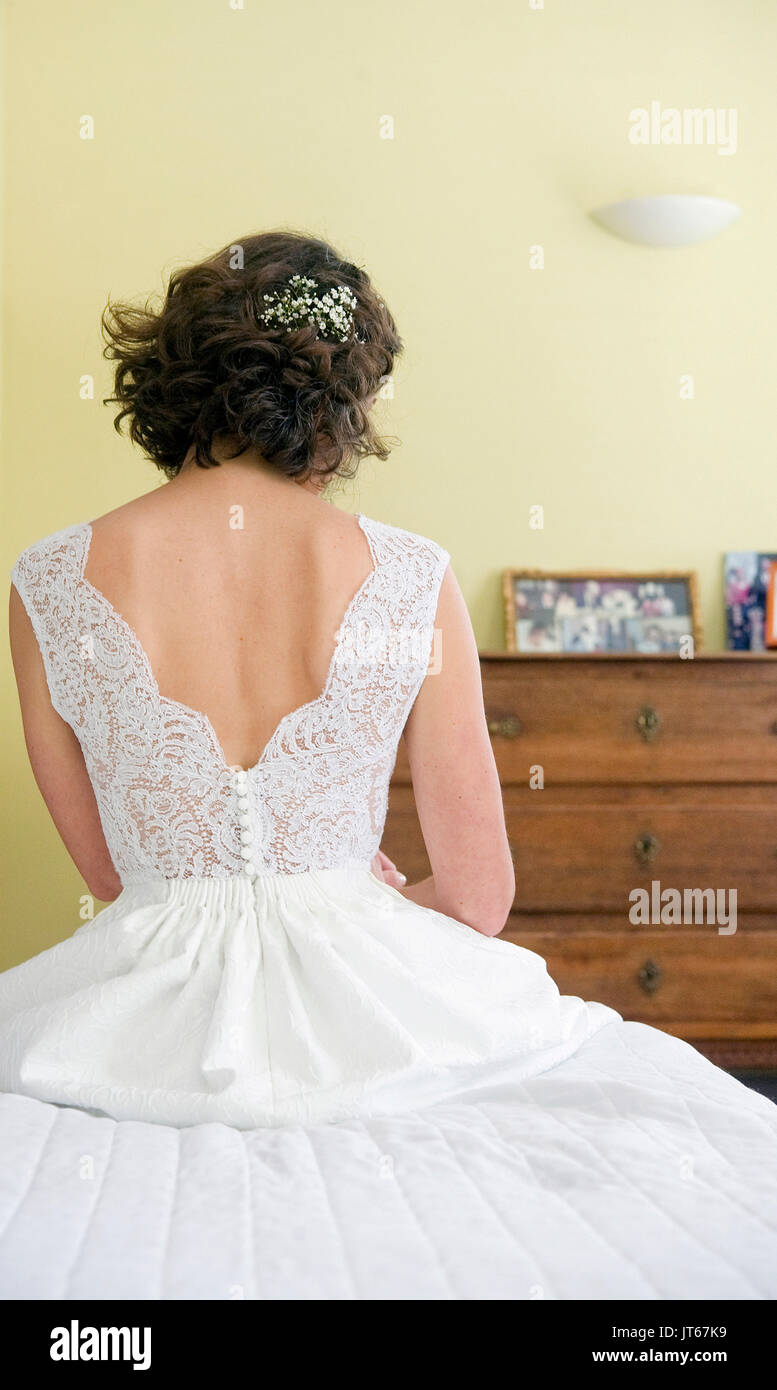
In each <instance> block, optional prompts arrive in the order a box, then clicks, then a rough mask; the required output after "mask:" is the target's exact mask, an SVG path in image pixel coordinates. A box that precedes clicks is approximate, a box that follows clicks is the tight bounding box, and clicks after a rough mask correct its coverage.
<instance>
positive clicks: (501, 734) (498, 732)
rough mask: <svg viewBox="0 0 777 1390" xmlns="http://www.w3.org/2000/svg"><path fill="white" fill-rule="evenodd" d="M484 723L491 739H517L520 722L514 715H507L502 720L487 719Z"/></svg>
mask: <svg viewBox="0 0 777 1390" xmlns="http://www.w3.org/2000/svg"><path fill="white" fill-rule="evenodd" d="M486 722H487V724H488V732H489V733H490V735H491V737H492V738H517V737H518V735H519V733H520V732H521V721H520V719H518V718H517V717H516V716H515V715H514V714H507V715H505V717H504V718H503V719H489V720H487V721H486Z"/></svg>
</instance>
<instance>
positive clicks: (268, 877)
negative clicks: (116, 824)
mask: <svg viewBox="0 0 777 1390" xmlns="http://www.w3.org/2000/svg"><path fill="white" fill-rule="evenodd" d="M365 877H366V878H370V879H372V880H373V881H375V882H379V880H376V879H375V877H374V875H373V873H372V868H371V863H370V861H369V860H367V861H354V862H353V863H351V864H347V865H340V866H338V867H337V868H333V869H305V870H303V871H302V872H301V873H298V874H289V873H285V874H279V873H266V874H234V875H232V876H229V877H221V878H196V877H194V876H192V877H189V878H161V877H160V876H158V875H154V874H148V875H141V874H137V875H132V876H131V877H130V878H128V879H126V880H125V882H124V885H123V891H122V894H121V897H122V898H125V899H133V900H139V901H153V902H160V901H162V902H175V903H186V904H191V905H192V906H197V905H199V904H203V903H206V904H208V905H209V906H213V907H220V906H223V907H225V908H229V907H232V906H235V905H239V904H242V903H247V902H251V901H256V899H257V898H259V899H260V900H267V901H270V902H272V901H273V899H274V898H276V897H277V896H278V895H279V894H284V895H286V896H288V895H289V894H291V895H292V896H293V895H294V893H295V891H296V892H299V893H302V894H304V893H305V891H306V890H307V889H309V888H311V887H314V886H315V885H316V884H317V883H318V884H320V885H321V886H322V887H324V886H329V887H331V888H332V889H334V890H336V889H337V888H338V887H339V886H340V885H345V884H347V883H353V882H354V881H355V880H359V879H361V880H364V878H365ZM116 901H117V902H118V901H119V900H118V899H117V900H116Z"/></svg>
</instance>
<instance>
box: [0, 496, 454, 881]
mask: <svg viewBox="0 0 777 1390" xmlns="http://www.w3.org/2000/svg"><path fill="white" fill-rule="evenodd" d="M358 520H359V524H360V525H361V527H362V530H363V531H364V534H365V536H366V538H367V541H368V543H369V546H370V551H371V553H372V558H373V569H372V570H371V572H370V574H369V575H368V577H367V579H366V580H365V581H364V583H363V584H362V585H361V587H360V589H359V590H358V591H357V593H356V594H355V595H354V598H353V599H352V601H351V603H350V604H349V607H348V609H347V612H346V614H345V616H344V618H343V622H342V624H341V627H340V629H339V632H338V635H337V639H336V643H335V650H334V653H333V656H332V661H331V665H330V668H329V673H328V676H327V680H326V683H325V685H324V688H323V690H322V691H321V694H320V695H319V696H318V697H317V698H316V699H314V700H312V701H310V702H309V703H308V704H305V705H302V706H301V707H300V708H299V709H296V710H293V711H292V712H291V713H289V714H287V715H286V716H284V718H283V719H282V720H281V721H280V723H279V724H278V726H277V728H276V729H275V731H274V733H273V734H272V736H271V738H270V739H269V741H268V743H267V745H266V746H265V748H264V750H263V752H262V754H261V756H260V758H259V759H258V761H257V762H256V763H255V765H254V766H253V767H252V768H250V769H248V770H246V771H244V772H239V771H236V770H235V769H234V768H231V767H230V766H229V765H228V764H227V763H226V761H225V758H224V756H223V753H222V750H221V746H220V744H219V741H218V739H217V737H216V735H215V732H214V729H213V726H212V724H211V722H210V720H209V719H208V717H207V715H205V714H203V713H200V712H198V711H197V710H194V709H190V708H189V707H188V706H186V705H183V704H180V703H179V702H178V701H175V700H170V699H168V698H166V697H165V696H163V695H161V694H160V692H159V688H158V686H157V683H156V680H155V678H154V675H153V672H152V670H151V666H150V663H149V661H148V658H147V656H146V654H145V652H144V650H143V647H142V646H141V644H140V642H139V640H138V638H137V636H136V635H135V633H134V632H133V630H132V628H131V627H130V626H129V625H128V624H127V623H126V622H125V621H124V619H123V618H122V617H121V615H120V614H119V613H118V612H117V611H116V609H115V608H114V607H113V606H112V604H111V603H110V602H109V601H108V600H107V598H106V597H105V596H104V595H103V594H101V593H100V592H99V590H97V589H96V588H95V587H94V586H93V585H92V584H91V583H90V582H89V581H88V580H87V579H86V578H85V576H84V571H85V568H86V561H87V556H88V553H89V545H90V540H91V526H90V524H89V523H88V522H84V523H81V524H78V525H75V526H70V527H68V528H66V529H65V530H62V531H58V532H56V533H55V534H53V535H51V536H48V537H46V538H45V539H44V540H41V541H39V542H37V544H35V545H33V546H30V547H29V549H27V550H25V551H24V552H23V554H22V555H21V556H20V557H19V559H18V560H17V562H16V564H15V565H14V568H13V570H12V575H11V577H12V579H13V582H14V584H15V586H16V588H17V590H18V592H19V594H20V596H21V598H22V600H23V602H24V605H25V608H26V610H27V612H28V614H29V616H30V619H31V621H32V624H33V627H34V629H35V633H36V636H37V639H38V643H39V645H40V649H41V652H42V656H43V661H44V666H45V670H46V676H47V680H48V685H49V690H50V694H51V700H52V704H53V706H54V708H55V709H56V710H57V712H58V713H59V714H60V715H61V716H62V718H63V719H65V720H66V721H67V723H68V724H69V725H70V726H71V727H72V728H73V730H74V731H75V733H76V735H77V737H78V739H79V742H80V744H81V748H82V749H83V753H84V758H85V762H86V766H87V770H88V772H89V776H90V778H91V781H92V785H93V787H94V791H95V796H96V798H97V804H98V807H99V811H100V817H101V820H102V825H103V830H104V833H105V838H106V842H107V845H108V849H109V851H110V854H111V857H112V859H113V862H114V865H115V867H116V870H117V872H118V874H119V876H120V878H121V880H122V883H124V884H129V883H133V882H141V881H143V880H145V879H148V878H159V877H162V878H167V879H180V878H190V877H197V878H223V877H230V876H233V875H245V874H248V875H249V876H252V877H253V876H260V875H266V874H278V873H283V874H294V873H301V872H304V871H306V870H309V869H329V868H342V867H347V866H349V865H356V864H364V863H366V862H369V860H370V859H371V858H372V857H373V855H374V854H375V851H376V850H377V848H378V846H379V844H380V839H381V835H382V833H383V826H384V822H385V818H386V810H387V806H388V785H389V780H390V777H391V773H392V771H393V767H394V762H395V759H396V752H397V746H398V743H399V739H400V736H401V734H402V730H403V728H404V726H405V723H406V720H407V717H408V715H409V713H410V710H411V708H412V705H413V702H414V700H415V698H416V696H417V694H418V691H419V689H420V687H421V684H422V682H423V680H424V677H425V675H426V673H427V669H428V664H429V657H430V653H431V650H432V640H433V631H434V621H435V614H436V610H437V600H438V595H439V588H440V583H441V581H442V577H443V574H444V572H445V568H446V565H447V563H448V559H449V556H448V554H447V552H446V551H444V550H443V549H442V548H441V547H440V546H438V545H437V544H436V543H435V542H433V541H430V540H427V539H426V538H424V537H422V536H417V535H414V534H413V533H411V532H409V531H403V530H400V529H399V528H396V527H392V526H388V525H385V524H384V523H382V522H377V521H371V520H368V519H367V518H366V517H363V516H359V518H358Z"/></svg>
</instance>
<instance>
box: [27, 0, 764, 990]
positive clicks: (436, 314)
mask: <svg viewBox="0 0 777 1390" xmlns="http://www.w3.org/2000/svg"><path fill="white" fill-rule="evenodd" d="M4 28H5V34H6V44H7V51H6V58H5V63H6V94H5V123H6V148H5V150H4V155H3V162H4V184H5V188H4V192H5V197H4V224H3V229H2V240H3V285H4V295H5V298H4V322H3V328H4V343H3V388H4V391H3V394H4V402H5V409H4V417H3V425H2V430H3V435H2V443H3V448H4V460H5V465H4V466H5V477H4V496H5V513H6V519H7V526H6V535H5V537H4V554H5V556H6V561H7V565H6V568H8V567H9V566H10V564H11V562H12V560H13V559H14V558H15V556H16V554H17V553H18V552H19V550H21V549H22V548H23V547H24V546H26V545H27V544H29V543H30V542H31V541H33V540H35V539H37V538H38V537H40V536H43V535H45V534H47V533H48V532H50V531H53V530H55V529H57V528H59V527H61V526H64V525H68V524H70V523H71V522H75V521H79V520H83V519H85V518H88V517H91V516H95V515H99V514H100V513H101V512H103V511H106V510H108V509H109V508H111V507H113V506H116V505H117V504H119V503H120V502H122V501H123V500H125V499H127V498H129V497H130V496H132V495H133V494H135V493H137V492H139V491H143V490H145V489H146V488H148V487H151V486H154V485H156V481H157V475H156V473H155V472H154V470H153V469H152V466H151V465H150V464H148V463H146V462H144V461H143V460H142V458H141V457H140V456H139V455H136V454H134V452H133V451H132V450H131V448H130V446H129V444H127V443H126V442H125V441H123V440H120V439H119V438H118V437H117V436H116V435H115V434H114V433H113V430H112V423H111V419H112V417H111V414H110V411H109V409H108V408H105V407H103V406H101V405H100V404H99V398H100V396H102V395H104V394H106V393H107V389H108V384H109V375H108V369H107V364H105V363H103V362H102V361H101V358H100V342H99V334H98V319H99V313H100V310H101V308H102V306H103V304H104V302H105V299H106V296H107V295H108V293H109V292H110V293H112V294H113V295H126V294H129V295H134V294H140V293H143V292H147V291H152V290H155V289H158V288H159V287H160V286H161V284H162V279H161V276H162V272H163V271H164V270H166V271H168V272H169V270H170V269H171V268H172V267H173V266H174V265H177V264H180V263H181V262H185V261H188V260H192V259H195V258H197V257H199V256H201V255H203V254H205V253H207V252H209V251H211V250H213V249H215V248H216V247H218V246H219V245H221V244H223V243H224V242H226V241H228V240H231V239H232V238H235V237H238V236H239V235H241V234H243V233H245V232H248V231H252V230H255V229H260V228H269V227H274V226H279V225H286V226H292V227H299V228H304V229H308V230H310V231H313V232H316V233H319V234H322V235H324V236H326V237H329V238H330V239H331V240H333V241H334V242H335V243H336V244H337V245H338V246H339V247H342V248H343V249H344V250H345V251H346V252H347V253H348V254H349V255H350V256H351V257H352V258H353V259H356V260H358V261H362V262H364V263H365V264H367V265H368V267H369V268H370V269H371V271H372V273H373V275H374V277H375V279H376V281H377V282H378V283H379V285H380V286H381V288H382V290H383V292H384V293H385V295H386V297H387V298H388V300H389V302H390V303H391V305H392V307H393V309H394V312H395V314H396V317H397V320H398V322H399V324H400V328H401V331H402V333H403V335H404V336H405V338H406V341H407V344H408V348H407V354H406V357H405V358H404V361H403V363H402V365H401V367H400V369H399V371H398V373H397V379H396V396H395V399H394V401H393V403H391V405H390V406H388V405H387V406H386V407H385V409H386V413H387V420H386V423H387V427H388V428H389V429H390V430H391V432H392V433H395V434H397V435H399V436H400V437H401V439H402V441H403V442H402V447H401V449H399V450H398V451H397V453H396V454H395V455H394V456H393V457H392V459H391V460H390V461H389V462H388V463H385V464H380V463H372V462H370V463H368V464H366V465H365V467H364V470H363V474H362V477H361V479H360V481H359V482H358V484H357V485H356V486H355V487H353V488H351V489H350V491H349V492H348V493H347V494H346V495H345V497H344V499H343V500H344V504H345V505H347V506H349V507H352V508H354V509H356V508H359V509H360V510H362V511H365V512H367V513H368V514H372V515H375V516H379V517H382V518H384V519H386V520H388V521H391V522H394V523H396V524H399V525H404V526H408V527H410V528H411V529H414V530H417V531H421V532H424V533H426V534H429V535H432V536H434V537H436V538H437V539H438V540H440V541H441V542H442V543H443V544H444V545H445V546H446V547H447V548H448V549H449V550H450V551H451V553H452V555H453V559H454V564H455V567H456V569H457V572H458V574H459V577H460V580H461V583H462V585H463V588H464V590H465V593H466V596H467V598H468V601H469V603H470V606H471V611H472V614H473V618H474V621H475V626H476V630H477V634H478V638H479V640H480V643H481V645H482V646H484V647H496V646H500V645H501V643H502V631H501V605H500V588H499V572H500V570H501V569H502V567H504V566H509V565H515V566H540V567H548V568H549V567H554V566H555V567H561V568H571V567H574V566H580V567H583V566H585V567H596V566H602V567H604V568H636V569H639V568H641V567H647V568H658V569H660V568H685V567H692V568H695V569H696V570H697V571H698V573H699V578H700V583H701V594H702V602H703V617H704V623H705V628H706V635H707V640H708V645H709V646H712V647H714V646H722V645H723V623H722V605H721V594H720V588H721V553H722V552H723V551H724V550H725V549H727V548H738V547H741V548H764V549H774V548H775V545H776V544H777V506H776V505H775V503H777V470H775V463H774V442H773V440H774V429H775V412H774V404H773V382H774V375H775V352H774V333H775V290H774V287H775V279H774V255H775V245H777V180H775V177H774V132H775V129H777V89H776V87H775V82H774V52H775V42H776V41H777V9H775V6H774V4H773V0H738V2H737V4H736V5H732V4H731V3H729V0H683V3H682V4H680V5H678V4H677V3H676V0H546V4H545V8H544V9H539V10H535V9H532V8H531V7H530V4H529V0H489V3H488V4H487V5H481V6H476V7H473V5H472V3H471V0H423V3H419V0H391V4H386V5H378V4H369V3H367V4H365V3H360V2H359V0H332V4H331V6H329V7H323V6H321V5H320V4H318V3H314V0H290V3H285V4H283V5H278V4H270V3H269V0H245V8H244V9H239V8H237V9H233V8H231V6H230V4H229V0H161V3H160V0H133V3H132V4H131V5H119V4H105V3H104V0H80V3H79V4H78V5H77V6H75V7H74V6H69V5H62V4H61V3H60V0H38V3H36V4H35V5H27V4H23V3H17V4H15V5H9V6H7V7H6V8H5V17H4ZM652 100H658V101H660V102H661V103H662V104H663V106H665V107H666V106H677V107H680V108H683V107H697V106H700V107H707V106H712V107H721V108H730V107H736V108H737V109H738V115H739V134H738V149H737V153H736V154H735V155H734V156H732V157H728V156H725V155H720V154H718V153H717V151H716V149H714V148H707V147H699V146H695V147H694V146H691V147H678V146H668V147H660V146H658V147H655V146H648V147H640V146H634V145H632V144H630V143H629V140H628V138H627V133H628V116H629V112H630V111H631V110H632V109H633V108H634V107H638V106H644V107H647V106H648V105H649V104H650V102H651V101H652ZM85 114H89V115H91V116H93V117H94V120H95V126H96V136H95V139H94V140H93V141H90V142H87V141H83V140H81V139H79V119H80V117H81V116H83V115H85ZM385 115H391V116H393V118H394V121H395V138H394V139H393V140H381V139H380V138H379V121H380V118H381V116H385ZM663 192H679V193H710V194H718V195H721V196H726V197H730V198H733V199H734V200H735V201H737V202H739V203H741V205H742V206H743V209H744V216H743V218H742V221H741V222H740V223H739V224H738V225H737V226H735V227H734V228H733V229H731V230H729V231H728V232H727V233H725V234H724V235H723V236H721V237H720V238H719V239H718V240H715V241H712V242H710V243H709V244H707V245H704V246H700V247H697V248H692V249H689V250H682V251H650V250H646V249H641V248H637V247H634V246H631V245H628V244H626V243H625V242H621V241H618V240H616V239H615V238H613V237H610V236H608V235H607V234H606V233H604V232H602V231H601V230H599V229H598V228H597V227H596V226H595V225H594V224H593V223H592V222H591V221H590V220H589V219H588V218H587V216H586V213H587V210H588V209H590V208H592V207H595V206H597V205H598V204H601V203H603V202H608V201H611V200H614V199H616V198H620V197H626V196H629V195H639V194H648V193H663ZM538 243H539V244H541V245H542V246H543V247H544V251H545V260H546V268H545V269H544V270H543V271H541V272H537V271H534V272H533V271H531V270H530V269H529V247H530V246H531V245H533V244H538ZM84 373H93V374H94V375H95V377H96V379H97V390H96V393H95V400H94V401H82V400H80V399H79V391H78V384H79V378H80V377H81V375H82V374H84ZM683 373H692V374H693V376H694V378H695V386H696V395H695V399H694V400H693V401H683V400H681V399H680V376H681V374H683ZM534 503H542V504H543V505H544V507H545V512H546V527H545V530H544V531H543V532H535V531H531V530H530V529H529V527H528V508H529V506H530V505H532V504H534ZM4 699H5V701H6V710H5V714H6V721H5V723H6V727H7V728H9V729H10V739H9V747H10V751H9V753H8V756H7V763H8V777H7V782H6V794H5V798H4V803H3V817H4V826H3V836H4V844H5V846H6V850H7V851H8V853H7V854H6V862H7V865H8V885H7V886H6V887H5V889H4V906H5V909H6V914H5V930H4V934H3V937H2V941H1V942H0V965H7V964H10V963H13V962H15V961H18V960H20V959H22V958H24V957H25V956H26V955H28V954H30V953H31V952H32V951H34V950H39V949H41V948H42V947H43V946H45V945H49V944H51V943H52V942H53V941H55V940H57V939H59V938H61V937H64V936H66V935H68V934H69V933H70V932H71V931H72V929H73V927H74V926H75V925H76V924H77V912H78V898H79V894H80V893H81V891H82V885H81V882H80V880H79V878H78V875H77V874H76V872H75V870H74V869H73V868H72V866H71V865H70V864H69V861H68V860H67V857H66V855H65V852H64V850H63V849H62V848H61V846H60V845H59V842H58V840H57V837H56V834H55V833H54V831H53V829H52V828H51V827H50V825H49V823H48V819H47V815H46V812H45V810H44V808H43V806H42V804H41V802H40V799H39V797H38V794H37V792H36V789H35V787H34V784H33V782H32V778H31V776H30V774H29V772H28V770H27V768H26V762H25V756H24V751H23V747H22V742H21V735H20V730H19V723H18V715H17V712H16V708H15V704H14V697H13V693H12V688H11V686H10V684H7V685H6V687H5V688H4Z"/></svg>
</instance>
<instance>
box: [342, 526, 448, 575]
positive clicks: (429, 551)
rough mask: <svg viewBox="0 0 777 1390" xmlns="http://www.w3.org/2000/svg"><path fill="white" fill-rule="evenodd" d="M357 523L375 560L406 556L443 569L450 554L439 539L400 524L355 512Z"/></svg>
mask: <svg viewBox="0 0 777 1390" xmlns="http://www.w3.org/2000/svg"><path fill="white" fill-rule="evenodd" d="M357 516H358V520H359V524H360V526H361V527H362V530H363V531H364V532H365V534H366V536H367V539H368V540H369V541H370V545H371V547H372V551H373V555H375V559H376V561H380V560H384V559H385V560H388V559H391V558H394V557H407V558H413V557H417V558H418V559H421V560H424V561H427V562H430V561H431V562H432V563H434V565H435V566H442V568H443V569H444V568H445V566H446V565H447V564H448V561H449V560H450V554H449V552H448V551H447V550H446V549H445V547H444V546H442V545H441V544H440V543H439V541H435V540H432V539H431V537H430V536H424V535H421V534H420V532H418V531H409V530H406V529H405V528H404V527H402V526H392V525H391V524H390V523H389V522H387V521H377V520H375V518H373V517H368V516H364V514H363V513H362V512H358V513H357Z"/></svg>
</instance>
